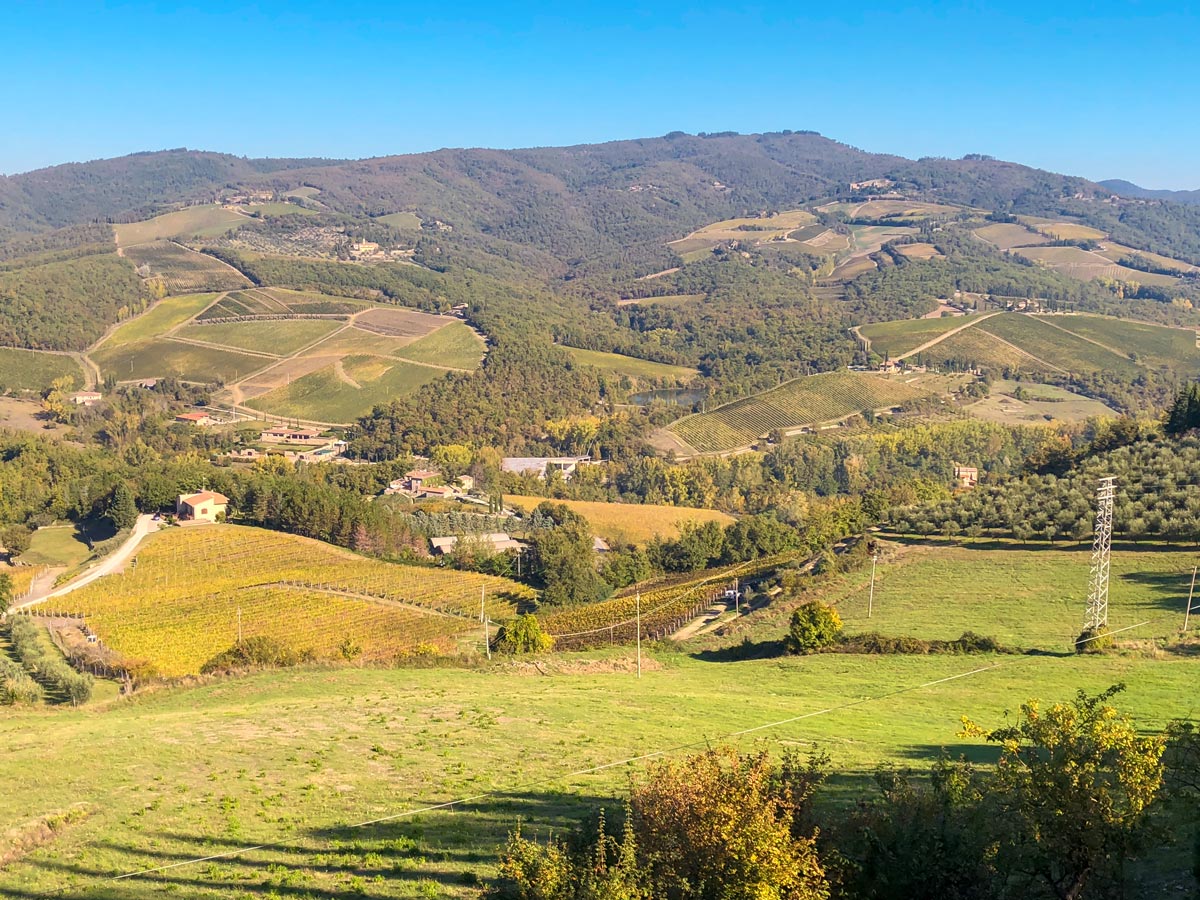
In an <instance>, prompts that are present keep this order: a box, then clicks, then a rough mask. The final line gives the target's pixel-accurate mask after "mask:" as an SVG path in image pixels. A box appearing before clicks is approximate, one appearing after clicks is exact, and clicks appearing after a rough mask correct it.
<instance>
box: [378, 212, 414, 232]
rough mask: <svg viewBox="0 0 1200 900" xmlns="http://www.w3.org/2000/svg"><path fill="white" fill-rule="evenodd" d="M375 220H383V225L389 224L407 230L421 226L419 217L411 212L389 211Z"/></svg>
mask: <svg viewBox="0 0 1200 900" xmlns="http://www.w3.org/2000/svg"><path fill="white" fill-rule="evenodd" d="M376 221H377V222H383V223H384V224H385V225H391V226H392V227H393V228H403V229H405V230H407V231H419V230H420V228H421V217H420V216H418V215H417V214H416V213H411V212H398V213H390V214H388V215H386V216H380V217H379V218H378V219H376Z"/></svg>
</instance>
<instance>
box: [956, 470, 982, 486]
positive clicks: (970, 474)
mask: <svg viewBox="0 0 1200 900" xmlns="http://www.w3.org/2000/svg"><path fill="white" fill-rule="evenodd" d="M954 480H955V481H957V482H958V486H959V487H961V488H966V489H967V490H970V489H971V488H973V487H975V485H977V484H979V470H978V469H977V468H975V467H974V466H955V467H954Z"/></svg>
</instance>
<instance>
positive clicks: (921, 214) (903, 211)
mask: <svg viewBox="0 0 1200 900" xmlns="http://www.w3.org/2000/svg"><path fill="white" fill-rule="evenodd" d="M821 209H823V210H826V211H828V212H834V213H839V212H840V213H844V214H845V215H847V216H849V217H850V218H851V219H928V218H932V217H934V216H950V215H956V214H957V213H960V212H962V210H960V209H959V208H958V207H957V206H946V205H944V204H941V203H924V202H921V201H919V200H870V201H868V202H866V203H829V204H826V205H825V206H823V207H821Z"/></svg>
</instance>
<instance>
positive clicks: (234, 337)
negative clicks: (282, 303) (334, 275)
mask: <svg viewBox="0 0 1200 900" xmlns="http://www.w3.org/2000/svg"><path fill="white" fill-rule="evenodd" d="M343 325H344V323H343V322H340V321H338V320H336V319H333V320H330V319H288V320H283V321H259V322H253V321H251V322H217V323H214V324H212V325H188V326H187V327H185V328H182V329H180V330H179V331H178V332H177V335H178V336H179V337H181V338H188V339H190V340H194V341H205V342H207V343H210V344H221V345H223V346H227V347H232V348H234V349H236V350H251V351H257V352H259V353H273V354H275V355H277V356H289V355H291V354H293V353H297V352H298V351H300V350H302V349H303V348H305V347H307V346H308V345H309V344H315V343H316V342H317V341H319V340H321V339H322V338H323V337H326V336H328V335H330V334H332V333H333V332H334V331H336V330H338V329H339V328H341V327H342V326H343Z"/></svg>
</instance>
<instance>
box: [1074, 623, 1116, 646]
mask: <svg viewBox="0 0 1200 900" xmlns="http://www.w3.org/2000/svg"><path fill="white" fill-rule="evenodd" d="M1115 645H1116V641H1115V640H1113V636H1112V634H1111V633H1110V632H1109V630H1108V628H1107V627H1106V626H1104V625H1101V626H1100V627H1099V628H1085V629H1083V631H1082V632H1080V634H1079V637H1078V638H1077V639H1076V640H1075V652H1076V653H1103V652H1104V651H1105V650H1111V649H1112V648H1113V647H1114V646H1115Z"/></svg>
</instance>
